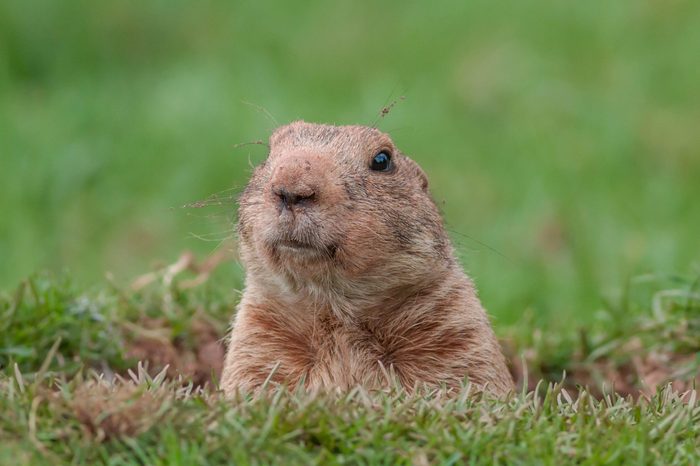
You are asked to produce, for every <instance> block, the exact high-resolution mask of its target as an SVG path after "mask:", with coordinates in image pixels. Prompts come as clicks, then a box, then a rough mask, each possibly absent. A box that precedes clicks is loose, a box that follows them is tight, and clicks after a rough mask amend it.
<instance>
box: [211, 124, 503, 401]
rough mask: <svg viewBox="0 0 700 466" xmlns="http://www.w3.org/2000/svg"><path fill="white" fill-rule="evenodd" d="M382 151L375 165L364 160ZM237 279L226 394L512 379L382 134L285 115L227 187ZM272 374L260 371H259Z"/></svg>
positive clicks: (412, 176)
mask: <svg viewBox="0 0 700 466" xmlns="http://www.w3.org/2000/svg"><path fill="white" fill-rule="evenodd" d="M381 151H384V152H386V153H388V154H390V155H391V160H392V164H393V168H392V169H391V170H389V171H388V172H379V171H373V170H371V169H370V164H371V160H372V159H373V157H374V156H375V155H376V154H377V153H378V152H381ZM238 231H239V236H240V244H241V257H242V261H243V264H244V266H245V267H246V272H247V275H246V287H245V292H244V294H243V298H242V300H241V302H240V304H239V306H238V312H237V315H236V319H235V322H234V325H233V330H232V331H231V337H230V342H229V350H228V354H227V356H226V362H225V365H224V372H223V376H222V384H221V386H222V388H223V389H224V390H225V391H226V392H227V393H233V392H235V391H236V390H237V389H243V390H253V391H254V390H257V389H259V388H260V387H261V385H262V384H263V383H264V382H265V380H267V379H268V377H269V378H270V379H271V381H273V382H279V383H284V384H288V385H291V386H296V385H297V384H299V383H301V382H302V381H303V383H304V384H305V386H307V387H310V388H319V389H338V388H340V389H347V388H350V387H352V386H354V385H358V384H360V385H363V386H365V387H367V388H378V387H382V386H384V385H386V384H387V378H386V376H385V372H386V371H387V370H393V372H394V373H395V374H396V376H397V377H398V379H399V380H400V381H401V383H402V384H403V385H404V386H405V387H406V388H409V389H410V388H412V387H414V386H416V385H420V384H428V385H442V384H445V385H447V386H457V385H459V384H460V383H461V382H463V381H464V380H465V379H467V378H468V379H469V380H470V381H471V382H472V383H474V384H475V385H476V386H477V387H480V388H482V389H485V390H487V391H489V392H491V393H495V394H503V393H505V392H507V391H509V390H511V389H512V388H513V382H512V379H511V377H510V374H509V372H508V370H507V368H506V365H505V361H504V358H503V356H502V354H501V351H500V348H499V346H498V342H497V341H496V339H495V337H494V335H493V331H492V330H491V326H490V324H489V321H488V318H487V316H486V314H485V312H484V311H483V309H482V307H481V304H480V302H479V299H478V298H477V296H476V293H475V291H474V288H473V285H472V283H471V281H470V280H469V278H468V277H467V276H466V275H465V274H464V272H463V271H462V269H461V268H460V267H459V265H458V263H457V261H456V260H455V257H454V252H453V249H452V246H451V244H450V241H449V239H448V237H447V235H446V233H445V230H444V228H443V225H442V219H441V218H440V215H439V212H438V210H437V208H436V206H435V204H434V202H433V201H432V199H431V197H430V195H429V193H428V190H427V179H426V177H425V174H424V173H423V171H422V170H421V169H420V167H418V165H417V164H416V163H415V162H413V161H412V160H411V159H409V158H408V157H406V156H405V155H403V154H401V153H400V152H399V151H398V149H397V148H396V147H395V146H394V144H393V142H392V141H391V139H390V138H389V137H388V136H387V135H386V134H384V133H381V132H380V131H378V130H376V129H374V128H368V127H363V126H340V127H338V126H328V125H316V124H309V123H305V122H295V123H292V124H290V125H287V126H283V127H281V128H279V129H277V131H275V133H274V134H273V135H272V137H271V138H270V154H269V156H268V158H267V160H266V161H265V163H264V164H262V165H261V166H259V167H258V168H257V169H256V170H255V172H254V173H253V176H252V178H251V180H250V182H249V184H248V186H247V187H246V189H245V191H244V193H243V195H242V196H241V200H240V209H239V225H238ZM271 374H272V375H271Z"/></svg>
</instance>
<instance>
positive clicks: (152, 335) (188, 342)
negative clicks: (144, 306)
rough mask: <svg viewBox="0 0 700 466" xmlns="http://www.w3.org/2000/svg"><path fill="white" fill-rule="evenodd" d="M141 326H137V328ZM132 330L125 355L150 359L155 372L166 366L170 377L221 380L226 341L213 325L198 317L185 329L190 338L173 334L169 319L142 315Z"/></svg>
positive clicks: (202, 381)
mask: <svg viewBox="0 0 700 466" xmlns="http://www.w3.org/2000/svg"><path fill="white" fill-rule="evenodd" d="M136 329H138V330H136ZM129 331H130V332H131V333H132V334H133V337H132V338H131V341H130V342H129V343H128V344H127V351H126V356H127V358H128V359H131V360H134V361H143V362H148V367H149V372H151V373H153V374H155V373H158V372H160V371H161V370H163V369H164V368H165V367H166V366H167V367H168V369H167V376H168V378H171V379H175V378H177V377H179V376H182V377H183V378H184V379H186V380H188V381H189V380H192V382H193V383H194V384H195V385H204V384H206V383H208V382H211V381H217V380H219V378H220V376H221V370H222V368H223V360H224V344H223V342H222V335H219V333H218V332H217V330H216V328H215V327H214V325H212V324H211V323H209V322H207V321H206V320H204V319H202V318H197V317H195V318H194V319H193V320H192V321H191V322H190V324H189V328H188V329H186V332H185V334H186V336H187V338H183V337H174V336H173V330H172V328H170V326H169V324H168V322H167V320H166V319H163V318H158V319H153V318H142V319H141V320H139V322H138V323H137V324H136V325H130V326H129Z"/></svg>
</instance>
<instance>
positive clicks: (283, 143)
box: [270, 121, 394, 155]
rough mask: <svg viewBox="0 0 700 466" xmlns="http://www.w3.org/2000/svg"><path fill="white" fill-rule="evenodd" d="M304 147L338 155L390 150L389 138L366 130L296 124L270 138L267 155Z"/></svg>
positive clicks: (353, 127) (375, 131)
mask: <svg viewBox="0 0 700 466" xmlns="http://www.w3.org/2000/svg"><path fill="white" fill-rule="evenodd" d="M292 147H306V148H318V149H324V148H328V147H332V148H334V149H335V150H337V151H341V150H355V151H356V150H357V149H367V150H370V149H381V148H388V149H390V148H393V147H394V144H393V142H392V140H391V138H390V137H389V136H388V135H387V134H385V133H383V132H381V131H379V130H378V129H376V128H371V127H369V126H356V125H351V126H333V125H324V124H314V123H307V122H304V121H295V122H293V123H290V124H288V125H285V126H281V127H280V128H278V129H277V130H275V132H274V133H273V134H272V136H271V137H270V154H271V155H274V153H275V152H276V151H277V150H279V149H280V148H285V149H286V148H292Z"/></svg>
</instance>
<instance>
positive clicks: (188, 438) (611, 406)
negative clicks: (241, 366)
mask: <svg viewBox="0 0 700 466" xmlns="http://www.w3.org/2000/svg"><path fill="white" fill-rule="evenodd" d="M164 274H165V271H164V270H162V271H159V272H158V273H157V274H156V275H155V276H154V278H155V280H154V281H153V282H152V283H151V284H150V285H148V286H146V287H144V288H141V289H140V290H138V291H133V290H131V289H129V288H121V287H118V286H116V285H114V284H112V283H105V284H102V285H100V286H97V287H94V288H92V289H90V290H87V291H86V290H84V289H82V288H79V287H76V286H75V285H73V284H71V283H70V282H69V280H68V279H67V278H66V277H55V276H51V275H47V274H42V275H37V276H34V277H32V278H29V279H27V280H25V281H24V282H22V285H21V286H20V287H19V288H18V289H16V290H13V291H12V292H10V293H2V294H0V412H2V413H3V415H2V416H0V464H6V463H7V464H10V463H11V464H46V462H51V463H52V464H60V463H69V462H71V463H73V464H230V463H231V462H234V463H236V464H250V463H255V464H279V462H280V461H281V459H282V458H283V459H284V462H285V463H293V464H458V463H459V464H464V463H466V464H557V463H559V464H561V463H562V462H564V463H570V462H576V463H577V464H694V463H695V462H697V461H699V460H700V428H699V426H700V406H698V405H697V393H696V391H695V384H696V383H697V382H698V381H700V295H698V292H697V285H698V280H697V279H693V277H685V278H684V277H668V278H666V279H661V278H654V277H640V279H638V280H635V281H634V282H633V283H632V284H631V286H630V287H629V289H628V292H627V293H626V296H625V298H624V300H622V301H621V302H620V303H618V304H619V305H618V306H617V307H614V306H613V307H610V308H609V309H607V310H605V311H604V312H601V313H599V314H598V315H597V316H596V318H595V319H594V320H593V322H592V323H590V324H587V325H586V326H584V327H581V328H579V329H575V330H574V329H571V328H570V327H569V326H567V325H565V324H563V323H556V322H552V323H550V324H549V325H547V326H546V327H537V325H535V324H534V323H533V322H532V320H531V318H530V317H525V318H524V319H523V321H522V322H520V323H519V325H517V326H514V327H513V328H511V329H510V330H508V331H505V332H503V333H502V337H503V343H504V346H505V348H506V355H507V357H508V359H509V360H510V362H511V365H512V366H513V372H514V374H515V377H516V380H517V381H518V386H519V389H518V390H519V391H518V394H517V395H513V396H511V397H509V398H508V399H502V400H491V399H481V398H480V397H478V396H473V394H471V395H470V392H469V389H468V388H465V389H464V390H463V391H462V392H460V393H459V394H457V395H455V394H452V396H446V394H445V393H444V392H441V391H439V390H437V391H427V390H423V391H421V392H419V393H416V394H408V393H406V392H404V391H402V390H400V389H389V390H386V391H381V392H366V391H363V390H361V389H357V390H354V391H353V392H351V393H350V394H346V395H338V396H331V395H328V394H325V395H324V394H310V393H306V392H304V391H302V390H299V391H297V392H294V393H290V392H288V391H286V390H285V389H284V387H271V391H270V393H269V394H267V395H266V396H263V397H261V398H257V399H253V398H250V397H246V396H241V397H239V398H237V399H234V400H226V399H224V398H223V397H222V395H221V394H220V393H219V392H218V391H217V390H216V381H217V374H218V371H219V370H220V362H221V361H220V360H219V361H218V364H216V363H212V364H210V366H211V367H210V372H209V373H204V374H202V372H201V371H193V370H192V368H191V366H188V365H187V361H189V360H192V359H193V358H194V359H195V360H197V361H198V362H199V363H200V364H204V363H206V362H209V363H211V359H209V360H200V359H197V358H198V355H199V354H200V351H199V350H200V349H201V348H202V347H203V345H205V344H211V342H212V341H216V339H218V338H222V337H223V336H224V334H225V329H226V323H227V322H228V320H229V319H230V313H231V311H230V303H231V302H233V301H235V299H236V293H235V292H233V291H225V292H222V291H221V290H222V289H224V288H222V287H221V285H220V284H216V283H214V282H205V283H204V284H202V285H201V286H199V287H197V288H194V289H187V290H185V289H183V285H185V284H186V283H187V281H186V278H187V277H184V276H180V275H178V276H176V277H175V279H174V280H173V281H172V282H171V283H170V284H168V285H165V284H163V282H162V280H161V279H162V278H164ZM203 322H206V325H207V326H208V327H206V328H207V329H208V331H210V332H212V333H213V334H214V340H212V339H209V340H207V339H204V340H202V339H201V334H202V325H203ZM137 347H143V348H148V349H149V352H148V353H146V355H145V357H143V358H141V359H144V360H145V361H144V363H143V364H137V362H138V361H137V360H136V359H135V358H134V357H133V354H132V353H131V352H130V350H131V349H133V348H137ZM220 357H221V354H220V353H219V358H220ZM166 364H170V367H166ZM173 369H174V370H173ZM202 384H203V385H202Z"/></svg>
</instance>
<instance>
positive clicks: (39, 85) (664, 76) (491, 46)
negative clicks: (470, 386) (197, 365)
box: [0, 0, 700, 326]
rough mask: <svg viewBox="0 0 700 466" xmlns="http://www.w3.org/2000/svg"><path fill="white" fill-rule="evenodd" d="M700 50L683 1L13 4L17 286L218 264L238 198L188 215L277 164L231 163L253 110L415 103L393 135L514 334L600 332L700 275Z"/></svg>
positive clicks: (304, 111) (255, 120)
mask: <svg viewBox="0 0 700 466" xmlns="http://www.w3.org/2000/svg"><path fill="white" fill-rule="evenodd" d="M699 42H700V6H699V5H698V4H697V2H693V1H682V0H681V1H675V2H661V3H659V2H638V1H634V0H623V1H619V2H615V3H614V5H611V4H610V2H605V1H602V0H601V1H592V2H577V3H571V2H564V3H561V2H551V1H546V0H536V1H533V2H527V3H523V2H518V1H507V2H501V3H499V4H498V5H493V2H486V1H467V2H454V3H452V4H450V5H445V7H444V8H434V7H432V6H430V5H428V4H424V3H419V2H415V3H410V4H407V3H406V2H399V1H391V2H381V3H376V2H368V1H362V2H359V3H358V2H354V3H352V5H351V4H347V5H342V4H337V3H328V2H321V1H312V2H306V3H305V4H304V5H303V6H302V5H296V4H295V5H292V4H289V3H288V2H269V3H268V2H262V3H260V2H246V3H242V2H236V3H230V2H223V1H222V2H217V1H208V2H198V3H196V4H190V3H185V2H176V3H173V2H163V1H155V2H147V3H144V2H99V3H94V2H88V1H84V0H82V1H81V0H67V1H62V2H52V1H42V0H31V1H19V0H8V1H5V2H3V3H2V5H0V152H1V154H0V157H1V159H2V168H1V169H0V211H1V212H2V216H1V218H0V258H1V259H0V260H2V264H3V265H2V267H0V284H1V285H4V286H5V287H10V286H14V285H15V284H16V283H17V282H19V280H21V279H22V277H24V276H26V275H28V274H30V273H32V272H33V271H35V270H37V269H43V268H50V269H52V270H64V269H69V270H70V271H71V274H72V276H73V277H75V279H76V280H77V281H78V282H79V283H81V284H86V285H90V284H95V283H97V282H99V280H100V279H101V276H102V274H103V273H104V272H105V271H111V272H113V273H114V274H115V277H116V280H117V281H118V282H120V283H124V282H125V281H127V280H128V279H130V278H131V277H132V276H133V275H134V274H136V273H140V272H142V271H143V270H145V269H147V268H148V267H150V266H151V265H152V264H153V263H156V262H159V261H160V262H171V261H173V260H174V258H175V257H177V255H179V253H180V252H181V251H182V250H183V249H193V250H195V251H197V252H198V254H200V255H204V254H207V253H209V252H211V251H212V250H213V249H215V248H216V247H217V245H218V244H219V242H218V241H216V240H218V239H222V238H225V237H227V236H229V234H230V231H231V220H232V217H233V212H234V210H235V203H234V202H233V199H228V200H227V201H226V202H223V203H222V205H218V206H214V207H210V208H206V209H188V208H181V206H183V205H184V204H187V203H190V202H192V201H196V200H199V199H203V198H206V197H207V196H209V195H211V194H213V193H218V192H222V191H224V190H227V189H231V188H233V191H232V192H233V193H235V192H237V190H238V189H240V187H241V186H242V185H243V184H244V183H245V180H246V178H247V175H248V172H249V171H248V170H249V169H248V159H249V158H250V159H251V160H252V162H253V163H255V162H258V161H260V160H261V159H262V158H263V157H264V148H262V147H259V146H246V147H244V148H241V149H234V148H233V147H234V145H235V144H237V143H241V142H246V141H253V140H258V139H265V138H266V137H267V135H268V134H269V132H270V131H271V129H272V128H273V127H274V126H275V124H274V123H272V122H271V121H270V120H269V119H268V118H267V117H266V116H265V115H264V114H263V113H262V112H259V111H258V110H257V109H256V108H255V107H253V106H250V105H247V104H246V103H245V102H252V103H253V104H255V105H261V106H264V107H265V108H267V109H268V110H269V112H270V113H271V114H272V115H274V117H275V118H276V120H277V121H279V122H280V123H283V122H288V121H290V120H293V119H296V118H304V119H307V120H311V121H323V122H335V123H367V124H371V123H372V122H374V121H375V120H376V118H377V115H378V112H379V109H380V108H381V107H382V106H383V105H385V103H386V102H387V99H388V98H389V99H390V98H392V97H393V98H396V97H398V96H400V95H405V96H406V97H407V98H406V100H405V101H401V102H400V103H399V104H398V105H397V106H396V107H395V108H394V109H393V110H392V112H391V113H390V114H389V116H388V117H387V118H385V119H384V120H382V121H381V122H380V127H381V128H383V129H385V130H387V131H389V132H390V133H391V134H392V135H393V136H394V138H395V139H396V141H397V143H398V145H399V146H400V147H401V148H402V149H403V150H404V151H405V152H407V153H408V154H411V155H412V156H414V157H415V159H416V160H418V161H419V162H420V163H421V164H422V165H423V166H424V168H425V169H426V171H427V173H428V174H429V176H430V179H431V182H432V190H433V193H434V195H435V198H436V199H437V200H438V202H439V203H440V204H441V206H442V209H443V211H444V213H445V217H446V221H447V224H448V226H449V228H450V230H451V231H452V232H453V237H454V240H455V242H456V243H457V245H458V248H459V251H460V254H461V257H462V259H463V262H464V263H465V266H466V267H467V269H468V270H469V271H470V272H472V274H473V275H474V276H475V278H476V281H477V284H478V286H479V288H480V290H481V295H482V297H483V300H484V302H485V303H486V305H487V307H488V308H489V311H490V312H491V313H492V314H493V315H494V316H495V318H496V324H497V326H507V325H510V324H513V323H514V322H517V321H518V320H519V318H520V316H521V315H522V313H523V312H524V311H525V310H526V309H532V311H533V313H534V315H535V316H536V320H537V322H539V323H543V322H547V321H549V320H552V319H555V318H562V319H564V320H567V321H572V322H584V321H586V320H589V319H590V317H591V315H592V314H591V313H580V312H579V311H580V309H589V310H593V309H596V308H598V307H600V305H601V298H602V297H605V298H607V297H609V296H610V295H611V294H614V293H615V292H617V291H618V289H619V287H618V284H620V283H624V282H625V281H626V280H627V279H628V278H629V277H633V276H637V275H639V274H643V273H649V272H655V273H671V272H674V271H690V270H691V267H692V266H693V264H697V262H698V260H699V259H700V250H699V249H698V248H699V246H698V244H699V243H698V240H697V239H698V231H700V205H699V204H698V202H697V199H698V198H700V184H698V183H697V179H698V176H700V157H698V148H699V147H700V133H699V132H698V131H697V130H696V128H697V127H698V126H699V125H700V114H699V113H698V110H697V109H698V108H700V88H699V87H698V86H697V82H698V81H700V71H699V68H698V67H697V50H696V49H697V47H696V44H697V43H699ZM192 234H194V235H197V236H204V237H206V238H207V239H211V240H214V241H202V240H201V239H197V238H196V237H195V236H193V235H192ZM482 243H483V244H485V245H486V246H484V245H483V244H482ZM224 247H229V246H228V244H227V245H225V246H224ZM492 249H495V250H496V251H498V253H496V252H493V251H492ZM502 256H505V257H506V258H504V257H502ZM226 274H227V276H228V277H229V278H230V280H231V283H232V286H240V284H241V278H242V275H241V272H240V270H239V269H238V268H237V267H236V266H234V265H231V266H230V267H229V268H228V270H227V272H226Z"/></svg>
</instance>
